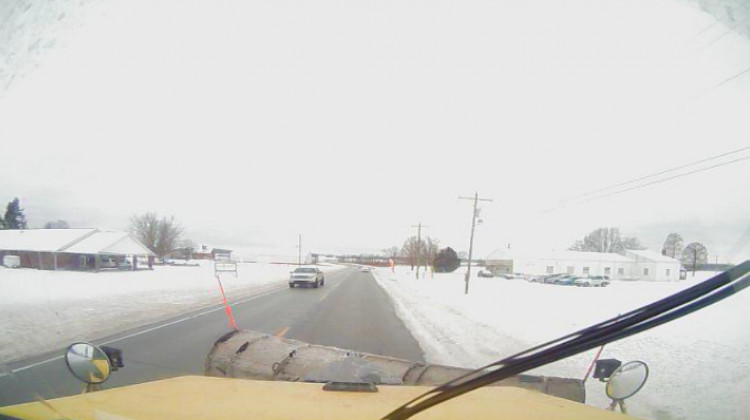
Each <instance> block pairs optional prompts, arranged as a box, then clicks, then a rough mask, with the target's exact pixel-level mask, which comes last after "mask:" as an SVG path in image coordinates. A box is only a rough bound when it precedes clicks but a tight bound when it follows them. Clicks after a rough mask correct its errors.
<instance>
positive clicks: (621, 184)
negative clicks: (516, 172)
mask: <svg viewBox="0 0 750 420" xmlns="http://www.w3.org/2000/svg"><path fill="white" fill-rule="evenodd" d="M749 70H750V69H749ZM745 150H750V146H746V147H742V148H739V149H737V150H732V151H730V152H726V153H721V154H719V155H716V156H711V157H709V158H705V159H700V160H696V161H694V162H690V163H686V164H684V165H680V166H677V167H674V168H671V169H666V170H663V171H659V172H656V173H653V174H650V175H645V176H642V177H639V178H635V179H631V180H629V181H625V182H620V183H619V184H615V185H610V186H609V187H605V188H599V189H598V190H594V191H591V192H587V193H585V194H581V195H577V196H574V197H570V198H566V199H564V200H560V204H564V203H567V202H569V201H573V200H577V199H579V198H584V197H588V196H590V195H594V194H597V193H600V192H604V191H607V190H611V189H614V188H617V187H622V186H623V185H628V184H632V183H635V182H638V181H643V180H644V179H648V178H653V177H655V176H659V175H664V174H666V173H669V172H674V171H677V170H680V169H685V168H688V167H690V166H694V165H697V164H699V163H704V162H709V161H712V160H715V159H719V158H722V157H724V156H729V155H733V154H735V153H740V152H744V151H745Z"/></svg>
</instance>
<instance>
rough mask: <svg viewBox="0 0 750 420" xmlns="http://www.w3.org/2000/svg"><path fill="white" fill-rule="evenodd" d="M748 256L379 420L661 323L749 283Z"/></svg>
mask: <svg viewBox="0 0 750 420" xmlns="http://www.w3.org/2000/svg"><path fill="white" fill-rule="evenodd" d="M748 273H750V261H745V262H744V263H742V264H740V265H737V266H735V267H734V268H732V269H730V270H728V271H725V272H724V273H721V274H719V275H717V276H715V277H712V278H710V279H708V280H706V281H703V282H701V283H698V284H697V285H695V286H693V287H690V288H688V289H685V290H683V291H681V292H678V293H675V294H674V295H671V296H668V297H666V298H664V299H662V300H659V301H656V302H654V303H651V304H649V305H646V306H643V307H641V308H639V309H636V310H633V311H630V312H628V313H625V314H622V315H619V316H617V317H616V318H612V319H609V320H607V321H604V322H601V323H599V324H596V325H592V326H590V327H588V328H584V329H582V330H580V331H577V332H574V333H572V334H568V335H566V336H563V337H560V338H558V339H556V340H552V341H550V342H548V343H544V344H541V345H538V346H536V347H532V348H530V349H528V350H524V351H522V352H521V353H518V354H515V355H513V356H510V357H507V358H505V359H502V360H500V361H497V362H494V363H491V364H489V365H487V366H484V367H482V368H479V369H477V370H475V371H473V372H470V373H467V374H466V375H463V376H460V377H458V378H456V379H454V380H451V381H449V382H446V383H445V384H443V385H440V386H439V387H437V388H435V389H432V390H430V391H428V392H426V393H424V394H422V395H421V396H419V397H417V398H415V399H413V400H411V401H409V402H408V403H406V404H404V405H402V406H401V407H399V408H397V409H395V410H394V411H392V412H391V413H389V414H388V415H386V416H385V417H383V419H384V420H404V419H408V418H409V417H411V416H413V415H415V414H417V413H419V412H421V411H424V410H426V409H428V408H430V407H433V406H435V405H437V404H440V403H442V402H444V401H447V400H450V399H452V398H455V397H458V396H459V395H463V394H465V393H467V392H469V391H473V390H475V389H477V388H480V387H483V386H485V385H489V384H492V383H494V382H497V381H501V380H503V379H507V378H509V377H511V376H515V375H518V374H520V373H523V372H525V371H527V370H529V369H534V368H537V367H540V366H544V365H547V364H549V363H553V362H556V361H558V360H561V359H564V358H566V357H570V356H573V355H576V354H578V353H581V352H584V351H586V350H590V349H593V348H595V347H598V346H601V345H603V344H606V343H610V342H612V341H616V340H620V339H623V338H625V337H630V336H631V335H634V334H638V333H640V332H643V331H646V330H649V329H651V328H654V327H656V326H659V325H662V324H665V323H667V322H670V321H674V320H675V319H678V318H681V317H683V316H685V315H687V314H690V313H693V312H695V311H697V310H700V309H702V308H705V307H706V306H709V305H712V304H714V303H716V302H719V301H721V300H723V299H725V298H727V297H729V296H731V295H733V294H735V293H737V292H739V291H740V290H742V289H744V288H746V287H748V286H750V275H748Z"/></svg>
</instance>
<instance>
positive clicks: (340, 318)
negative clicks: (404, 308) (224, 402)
mask: <svg viewBox="0 0 750 420" xmlns="http://www.w3.org/2000/svg"><path fill="white" fill-rule="evenodd" d="M229 299H230V300H231V296H229ZM232 307H233V312H234V316H235V319H236V321H237V324H238V325H239V326H240V328H243V329H249V330H255V331H260V332H264V333H268V334H275V335H279V336H284V337H287V338H293V339H296V340H301V341H306V342H309V343H314V344H322V345H328V346H336V347H341V348H346V349H352V350H357V351H362V352H368V353H375V354H381V355H385V356H393V357H398V358H402V359H407V360H415V361H423V355H422V351H421V350H420V348H419V345H418V344H417V342H416V340H415V339H414V338H413V337H412V336H411V334H410V333H409V331H408V330H407V329H406V327H405V326H404V324H403V323H402V322H401V320H400V319H399V318H398V317H397V316H396V314H395V312H394V309H393V306H392V304H391V301H390V299H389V297H388V295H387V294H386V293H385V292H384V291H383V290H382V289H381V288H380V286H378V284H377V282H376V281H375V279H374V278H373V276H372V274H370V273H361V272H359V271H357V270H356V269H352V268H348V269H345V270H342V271H339V272H335V273H330V274H327V275H326V285H325V287H321V288H318V289H314V288H294V289H290V288H288V287H283V288H280V289H278V290H273V291H270V292H265V293H263V294H260V295H256V296H253V297H249V298H246V299H244V300H242V301H239V302H236V303H234V304H232ZM227 331H229V325H228V322H227V317H226V314H225V313H224V309H223V308H222V307H221V306H217V307H215V308H209V309H204V310H202V311H198V312H194V313H191V314H186V315H183V316H181V317H178V318H175V319H171V320H168V321H163V322H160V323H157V324H153V325H149V326H145V327H142V328H138V329H135V330H131V331H126V332H122V333H121V334H117V335H115V336H112V337H107V338H104V339H102V340H97V341H95V342H94V343H95V344H100V345H108V346H112V347H116V348H119V349H121V350H122V351H123V356H124V359H125V367H124V368H123V369H120V370H119V371H117V372H113V373H112V376H111V377H110V379H109V380H108V381H107V382H105V383H104V388H113V387H117V386H123V385H130V384H134V383H141V382H147V381H152V380H157V379H165V378H171V377H175V376H182V375H187V374H191V375H196V374H197V375H201V374H203V368H204V364H205V359H206V355H207V354H208V352H209V350H210V349H211V346H212V345H213V343H214V341H216V339H217V338H219V337H221V336H222V335H223V334H224V333H226V332H227ZM72 339H73V340H74V338H72ZM64 351H65V349H59V350H58V351H56V352H53V353H49V354H46V355H43V356H39V357H35V358H32V359H29V360H24V361H21V362H16V363H13V364H11V365H9V366H8V365H6V366H5V368H6V369H5V371H4V372H3V371H0V406H5V405H9V404H18V403H22V402H28V401H33V400H34V394H35V393H36V394H39V395H40V396H42V397H43V398H46V399H49V398H57V397H63V396H67V395H73V394H77V393H80V392H81V390H82V388H83V385H82V383H81V382H79V381H78V380H76V379H75V378H74V377H73V376H72V375H71V374H70V372H69V371H68V369H67V367H66V365H65V361H64V359H63V358H62V357H60V356H61V355H62V354H63V353H64Z"/></svg>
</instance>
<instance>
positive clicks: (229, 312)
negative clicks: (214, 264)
mask: <svg viewBox="0 0 750 420" xmlns="http://www.w3.org/2000/svg"><path fill="white" fill-rule="evenodd" d="M216 281H217V282H219V291H220V292H221V300H222V302H224V310H225V311H226V313H227V318H229V326H230V327H232V328H234V329H235V330H239V329H240V328H239V327H238V326H237V323H236V322H235V321H234V314H233V313H232V307H231V306H229V302H227V295H226V294H224V286H222V284H221V278H220V277H219V275H218V274H217V275H216Z"/></svg>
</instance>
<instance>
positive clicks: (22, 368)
mask: <svg viewBox="0 0 750 420" xmlns="http://www.w3.org/2000/svg"><path fill="white" fill-rule="evenodd" d="M285 289H286V286H285V287H277V288H274V289H271V290H269V291H267V292H263V293H260V294H257V295H253V296H250V297H248V298H246V299H242V300H238V301H237V302H234V303H232V305H239V304H242V303H245V302H250V301H252V300H255V299H258V298H261V297H264V296H268V295H270V294H272V293H276V292H278V291H280V290H285ZM223 309H224V306H220V307H218V308H213V309H209V310H206V311H203V312H199V313H197V314H194V315H191V316H188V317H185V318H180V319H177V320H174V321H170V322H167V323H164V324H159V325H157V326H155V327H151V328H147V329H145V330H141V331H136V332H134V333H132V334H128V335H125V336H122V337H118V338H115V339H112V340H107V341H103V342H100V343H99V344H101V345H107V344H110V343H115V342H117V341H122V340H126V339H128V338H132V337H136V336H139V335H141V334H146V333H148V332H151V331H156V330H158V329H161V328H164V327H168V326H170V325H174V324H179V323H180V322H185V321H188V320H191V319H194V318H198V317H200V316H203V315H206V314H210V313H212V312H216V311H220V310H223ZM62 358H63V356H55V357H52V358H50V359H47V360H42V361H40V362H36V363H32V364H30V365H26V366H22V367H19V368H16V369H13V370H11V371H10V373H0V378H2V377H4V376H8V375H10V374H12V373H18V372H21V371H24V370H27V369H31V368H33V367H36V366H39V365H43V364H45V363H49V362H54V361H55V360H60V359H62Z"/></svg>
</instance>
